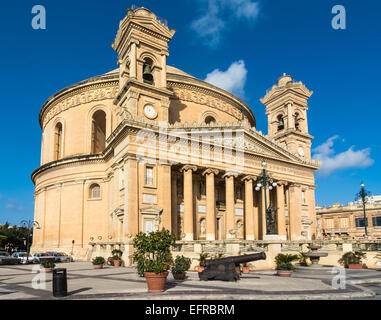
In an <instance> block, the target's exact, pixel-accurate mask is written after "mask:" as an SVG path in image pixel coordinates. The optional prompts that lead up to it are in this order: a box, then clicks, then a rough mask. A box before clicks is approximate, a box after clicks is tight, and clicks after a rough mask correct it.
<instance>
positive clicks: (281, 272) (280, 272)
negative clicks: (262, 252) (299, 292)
mask: <svg viewBox="0 0 381 320" xmlns="http://www.w3.org/2000/svg"><path fill="white" fill-rule="evenodd" d="M277 274H278V276H279V277H291V275H292V271H291V270H277Z"/></svg>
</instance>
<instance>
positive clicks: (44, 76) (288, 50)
mask: <svg viewBox="0 0 381 320" xmlns="http://www.w3.org/2000/svg"><path fill="white" fill-rule="evenodd" d="M132 4H135V5H138V6H144V7H147V8H149V9H151V10H152V11H153V12H154V13H156V14H157V15H158V16H160V17H163V18H165V19H167V20H168V24H169V27H170V28H174V29H176V30H177V32H176V34H175V36H174V38H173V40H172V41H171V43H170V56H169V58H168V64H169V65H174V66H176V67H178V68H180V69H182V70H184V71H186V72H188V73H190V74H192V75H194V76H196V77H198V78H200V79H208V81H212V82H214V83H217V84H218V85H220V86H222V87H224V88H225V89H227V90H230V91H232V92H233V93H235V94H237V95H239V96H240V97H241V98H243V99H244V100H245V102H246V103H247V104H248V105H249V106H250V107H251V108H252V110H253V112H254V114H255V116H256V118H257V129H258V130H262V131H263V132H267V119H266V116H265V108H264V106H263V105H262V104H261V103H260V102H259V98H261V97H263V96H264V94H265V92H266V89H268V88H270V87H271V86H272V85H273V84H275V82H276V80H277V79H278V78H279V77H280V76H281V75H282V74H283V73H284V72H285V73H288V74H291V75H292V76H294V78H295V79H296V80H298V81H303V82H304V83H305V84H306V86H307V87H308V88H309V89H310V90H313V91H314V92H315V93H314V95H313V96H312V98H311V99H310V101H309V106H310V110H309V113H308V117H309V119H308V121H309V131H310V133H311V134H312V135H313V136H314V137H315V139H314V140H313V148H316V149H315V157H318V158H321V159H323V160H325V161H324V162H325V163H326V165H325V166H324V168H323V170H322V171H321V173H318V174H317V179H316V184H317V185H318V188H317V190H316V199H317V203H319V204H325V205H330V204H332V203H334V202H342V203H346V202H348V201H353V199H354V194H355V193H356V192H357V191H358V189H359V184H360V182H361V181H362V180H363V181H364V182H365V183H366V186H367V188H368V189H369V190H370V191H372V192H373V194H381V179H380V178H381V175H380V163H381V141H380V133H379V131H378V130H379V128H380V123H381V122H380V119H381V108H380V107H381V105H380V100H379V97H378V95H379V91H380V89H379V88H380V78H381V77H380V76H381V64H380V53H381V43H380V36H381V22H380V21H381V19H380V15H381V2H380V1H377V0H362V1H355V0H353V1H349V0H335V1H329V0H319V1H305V0H290V1H279V0H258V1H256V0H220V1H214V0H183V1H170V0H146V1H143V0H135V1H134V2H130V1H125V0H124V1H122V0H120V1H119V0H113V1H106V0H91V1H90V0H82V1H74V0H65V1H57V0H56V1H54V0H50V1H42V0H33V1H29V0H23V1H17V2H10V1H7V2H6V4H2V9H3V10H2V13H3V14H2V19H1V20H0V34H1V48H2V50H1V51H0V58H1V59H0V70H1V72H2V77H1V78H0V88H1V90H2V99H1V102H2V104H1V107H2V125H1V126H0V130H1V131H0V132H1V136H2V137H3V141H2V142H3V147H2V149H1V150H2V154H1V158H0V161H1V167H2V179H1V180H0V223H4V222H5V221H6V220H8V221H10V222H11V223H13V224H17V223H18V222H19V221H20V220H21V219H24V218H32V217H33V200H34V199H33V183H32V182H31V180H30V174H31V172H32V171H33V170H34V169H35V168H37V167H38V166H39V161H40V143H41V130H40V127H39V124H38V112H39V110H40V108H41V106H42V104H43V103H44V102H45V100H46V99H48V98H49V97H50V96H51V95H52V94H54V93H55V92H57V91H58V90H60V89H62V88H64V87H66V86H68V85H71V84H73V83H76V82H78V81H81V80H83V79H86V78H88V77H91V76H94V75H98V74H102V73H105V72H108V71H110V70H112V69H115V68H116V53H115V52H114V51H113V49H112V48H111V46H110V44H111V43H112V42H113V40H114V37H115V34H116V31H117V29H118V25H119V21H120V20H121V19H122V18H123V17H124V16H125V10H126V9H127V8H128V7H129V6H131V5H132ZM337 4H339V5H343V6H344V7H345V9H346V27H347V29H346V30H334V29H333V28H332V26H331V21H332V18H333V17H334V15H333V14H332V13H331V11H332V8H333V6H334V5H337ZM34 5H43V6H45V9H46V14H47V20H46V23H47V24H46V30H34V29H33V28H32V27H31V20H32V18H33V15H32V13H31V10H32V7H33V6H34Z"/></svg>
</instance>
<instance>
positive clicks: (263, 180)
mask: <svg viewBox="0 0 381 320" xmlns="http://www.w3.org/2000/svg"><path fill="white" fill-rule="evenodd" d="M266 166H267V163H266V161H263V162H262V168H263V169H262V175H261V176H259V177H258V181H259V182H258V183H257V185H256V187H255V190H256V191H259V190H261V188H263V190H264V192H265V215H266V216H265V219H266V234H270V235H271V234H276V231H275V220H276V219H275V217H274V219H272V221H271V224H269V221H268V220H269V216H270V215H271V212H270V208H268V207H267V192H266V190H267V187H268V189H269V190H270V191H271V190H272V189H273V188H275V187H276V186H277V183H276V182H273V181H272V179H271V178H270V176H268V175H267V172H266Z"/></svg>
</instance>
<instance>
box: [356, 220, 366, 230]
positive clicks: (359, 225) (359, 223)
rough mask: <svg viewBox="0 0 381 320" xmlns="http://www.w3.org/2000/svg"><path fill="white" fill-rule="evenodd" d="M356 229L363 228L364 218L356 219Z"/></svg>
mask: <svg viewBox="0 0 381 320" xmlns="http://www.w3.org/2000/svg"><path fill="white" fill-rule="evenodd" d="M356 228H365V219H364V218H356Z"/></svg>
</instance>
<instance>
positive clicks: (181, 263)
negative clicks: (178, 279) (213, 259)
mask: <svg viewBox="0 0 381 320" xmlns="http://www.w3.org/2000/svg"><path fill="white" fill-rule="evenodd" d="M190 266H191V259H189V258H187V257H184V256H177V257H176V259H175V263H174V265H173V267H172V273H174V274H182V273H186V272H187V271H188V270H189V268H190Z"/></svg>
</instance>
